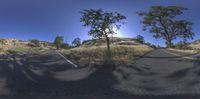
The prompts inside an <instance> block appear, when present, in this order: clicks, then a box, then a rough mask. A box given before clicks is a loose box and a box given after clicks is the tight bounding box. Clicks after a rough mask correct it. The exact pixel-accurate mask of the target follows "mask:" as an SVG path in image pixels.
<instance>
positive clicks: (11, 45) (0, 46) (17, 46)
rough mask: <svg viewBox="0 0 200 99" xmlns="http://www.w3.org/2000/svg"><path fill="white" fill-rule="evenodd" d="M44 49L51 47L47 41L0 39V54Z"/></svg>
mask: <svg viewBox="0 0 200 99" xmlns="http://www.w3.org/2000/svg"><path fill="white" fill-rule="evenodd" d="M34 48H37V49H40V50H45V49H49V48H51V46H50V44H49V43H48V42H44V41H40V42H39V43H38V44H34V43H33V42H31V41H22V40H17V39H0V54H5V53H7V52H10V51H12V52H13V51H15V52H26V51H28V50H30V49H34Z"/></svg>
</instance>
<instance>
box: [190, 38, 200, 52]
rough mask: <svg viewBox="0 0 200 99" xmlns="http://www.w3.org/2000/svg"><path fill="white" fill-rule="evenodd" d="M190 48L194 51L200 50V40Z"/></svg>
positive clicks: (191, 44)
mask: <svg viewBox="0 0 200 99" xmlns="http://www.w3.org/2000/svg"><path fill="white" fill-rule="evenodd" d="M188 47H189V48H191V49H193V50H199V49H200V40H196V41H194V42H192V43H190V44H189V45H188Z"/></svg>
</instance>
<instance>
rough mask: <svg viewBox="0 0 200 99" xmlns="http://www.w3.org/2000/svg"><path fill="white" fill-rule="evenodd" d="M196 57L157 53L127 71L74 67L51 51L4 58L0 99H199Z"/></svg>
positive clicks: (199, 73) (0, 65)
mask: <svg viewBox="0 0 200 99" xmlns="http://www.w3.org/2000/svg"><path fill="white" fill-rule="evenodd" d="M173 53H174V54H173ZM133 57H134V56H133ZM186 57H191V59H190V58H186ZM193 58H195V59H197V60H193ZM199 58H200V55H197V54H189V53H181V52H176V51H169V50H166V49H157V50H155V51H152V52H150V53H148V54H146V55H144V56H143V57H141V58H140V59H138V60H137V61H136V62H135V64H130V65H127V66H115V65H108V64H105V65H104V66H85V67H78V68H75V67H74V66H73V65H71V64H70V63H68V62H66V60H64V59H63V58H62V57H61V56H60V55H58V54H57V53H55V52H54V51H48V52H44V53H38V54H34V55H17V56H15V57H13V58H12V59H11V58H9V59H6V58H5V57H4V58H1V60H0V99H199V98H200V79H199V76H200V61H199V60H198V59H199ZM97 67H98V68H97Z"/></svg>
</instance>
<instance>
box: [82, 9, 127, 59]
mask: <svg viewBox="0 0 200 99" xmlns="http://www.w3.org/2000/svg"><path fill="white" fill-rule="evenodd" d="M81 14H82V18H81V22H83V23H84V25H83V26H86V27H90V31H89V33H88V35H91V36H92V37H93V38H105V39H106V43H107V58H108V59H109V60H110V59H111V51H110V37H109V36H110V35H113V34H116V32H115V31H114V29H115V28H116V29H119V28H120V26H121V24H122V22H121V21H122V20H124V19H126V17H125V16H123V15H121V14H119V13H117V12H106V11H103V10H101V9H98V10H94V9H89V10H86V9H85V10H83V11H82V12H81Z"/></svg>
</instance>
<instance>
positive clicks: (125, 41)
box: [82, 37, 141, 47]
mask: <svg viewBox="0 0 200 99" xmlns="http://www.w3.org/2000/svg"><path fill="white" fill-rule="evenodd" d="M110 43H111V45H141V43H138V42H136V41H135V40H134V39H133V38H119V37H114V38H111V39H110ZM102 45H106V40H105V39H92V40H85V41H83V44H82V47H91V46H102Z"/></svg>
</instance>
